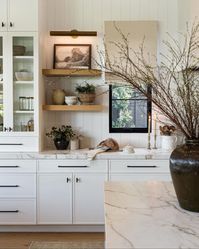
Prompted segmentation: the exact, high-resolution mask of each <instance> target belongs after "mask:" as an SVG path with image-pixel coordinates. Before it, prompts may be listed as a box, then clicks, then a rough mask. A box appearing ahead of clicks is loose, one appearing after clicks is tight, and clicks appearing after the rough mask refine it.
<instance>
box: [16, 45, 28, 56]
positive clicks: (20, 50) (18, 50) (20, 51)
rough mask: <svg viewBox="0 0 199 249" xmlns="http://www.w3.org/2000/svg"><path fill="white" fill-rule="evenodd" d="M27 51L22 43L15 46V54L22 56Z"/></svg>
mask: <svg viewBox="0 0 199 249" xmlns="http://www.w3.org/2000/svg"><path fill="white" fill-rule="evenodd" d="M25 52H26V47H24V46H20V45H14V46H13V55H14V56H22V55H24V54H25Z"/></svg>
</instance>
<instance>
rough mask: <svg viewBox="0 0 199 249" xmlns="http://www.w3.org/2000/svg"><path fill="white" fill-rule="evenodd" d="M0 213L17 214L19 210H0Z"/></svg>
mask: <svg viewBox="0 0 199 249" xmlns="http://www.w3.org/2000/svg"><path fill="white" fill-rule="evenodd" d="M0 213H19V210H5V211H4V210H2V211H1V210H0Z"/></svg>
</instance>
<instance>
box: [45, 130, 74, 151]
mask: <svg viewBox="0 0 199 249" xmlns="http://www.w3.org/2000/svg"><path fill="white" fill-rule="evenodd" d="M46 136H47V137H50V138H52V139H53V141H54V144H55V147H56V149H57V150H66V149H67V148H68V146H69V143H70V140H71V139H72V138H73V137H74V136H75V133H74V131H73V129H72V127H71V126H70V125H62V126H61V127H59V128H57V127H54V126H53V127H52V129H51V131H50V132H48V133H46Z"/></svg>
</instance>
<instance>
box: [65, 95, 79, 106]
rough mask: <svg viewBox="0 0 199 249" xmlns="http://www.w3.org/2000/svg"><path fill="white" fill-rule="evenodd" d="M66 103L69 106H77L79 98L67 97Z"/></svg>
mask: <svg viewBox="0 0 199 249" xmlns="http://www.w3.org/2000/svg"><path fill="white" fill-rule="evenodd" d="M65 103H66V104H67V105H76V104H77V96H65Z"/></svg>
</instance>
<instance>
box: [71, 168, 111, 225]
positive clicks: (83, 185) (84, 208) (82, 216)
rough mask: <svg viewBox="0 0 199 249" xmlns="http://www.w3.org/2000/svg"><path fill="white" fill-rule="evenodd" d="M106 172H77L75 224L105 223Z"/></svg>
mask: <svg viewBox="0 0 199 249" xmlns="http://www.w3.org/2000/svg"><path fill="white" fill-rule="evenodd" d="M105 181H107V174H105V173H93V174H92V173H90V174H89V173H87V174H83V173H82V174H81V173H79V174H78V173H77V174H75V177H74V182H75V187H74V212H73V223H74V224H104V182H105Z"/></svg>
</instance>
